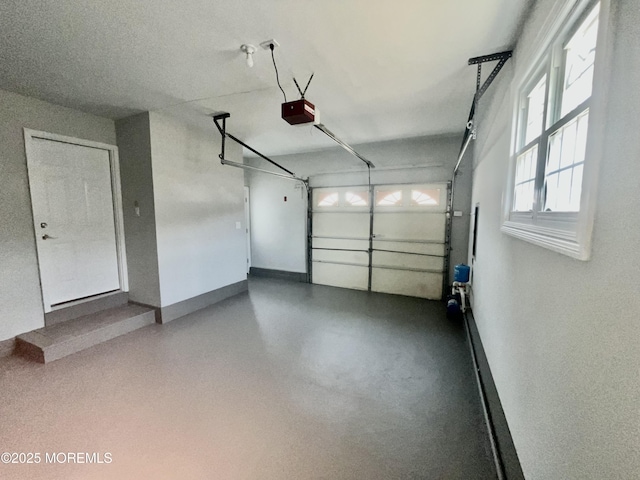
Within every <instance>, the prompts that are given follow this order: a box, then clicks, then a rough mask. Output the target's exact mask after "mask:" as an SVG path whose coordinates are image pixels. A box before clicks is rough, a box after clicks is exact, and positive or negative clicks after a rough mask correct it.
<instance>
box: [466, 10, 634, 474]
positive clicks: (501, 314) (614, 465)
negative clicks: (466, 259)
mask: <svg viewBox="0 0 640 480" xmlns="http://www.w3.org/2000/svg"><path fill="white" fill-rule="evenodd" d="M554 3H555V2H554V1H552V0H540V1H539V2H538V3H537V5H536V8H535V9H534V10H533V12H532V16H531V17H530V19H529V21H528V22H527V25H526V27H525V29H524V32H523V35H522V37H521V39H520V41H519V43H518V47H517V49H516V50H515V53H514V60H513V62H510V64H509V67H508V68H506V69H505V71H504V72H503V73H501V76H500V80H499V81H497V83H496V84H495V85H494V86H492V87H491V91H490V92H491V93H490V94H488V95H487V97H486V98H485V99H483V100H482V102H481V104H480V112H481V114H482V118H481V119H480V122H479V128H478V142H477V145H476V149H475V159H474V163H475V164H476V168H475V171H474V186H473V201H472V204H475V203H476V202H479V203H480V217H479V218H480V222H479V233H478V246H477V263H476V265H475V272H474V284H473V288H474V297H473V310H474V315H475V318H476V321H477V324H478V328H479V331H480V334H481V338H482V342H483V344H484V348H485V350H486V354H487V357H488V360H489V364H490V366H491V370H492V373H493V376H494V380H495V383H496V386H497V389H498V392H499V395H500V399H501V402H502V406H503V408H504V411H505V414H506V417H507V420H508V423H509V427H510V429H511V433H512V436H513V439H514V443H515V446H516V449H517V451H518V455H519V458H520V461H521V463H522V467H523V471H524V474H525V476H526V478H527V479H530V480H537V479H540V480H549V479H567V480H571V479H576V480H577V479H580V480H583V479H585V480H586V479H594V480H595V479H598V480H601V479H614V478H615V479H632V478H633V479H635V478H638V472H640V348H639V346H640V321H639V320H638V311H640V300H639V298H638V292H637V276H638V267H639V266H640V250H639V249H638V248H637V246H638V245H639V244H640V222H639V221H638V214H637V212H636V211H635V207H636V206H637V205H638V204H639V202H640V183H639V180H638V179H639V178H640V142H639V141H638V135H637V115H638V112H640V91H639V90H638V84H640V34H639V33H638V32H639V30H638V25H640V8H638V2H637V0H620V1H616V0H613V1H612V10H611V19H610V27H611V29H612V35H613V37H612V40H613V46H614V48H613V55H612V56H611V58H610V59H609V60H610V61H611V68H610V74H611V79H610V82H609V84H608V85H607V87H606V90H607V92H608V95H609V102H608V106H607V112H606V115H605V118H606V127H605V134H604V153H603V156H602V161H601V168H600V172H599V187H598V191H597V201H598V205H597V212H596V218H595V230H594V234H593V249H592V258H591V260H590V261H587V262H582V261H578V260H573V259H571V258H569V257H567V256H563V255H560V254H557V253H554V252H552V251H549V250H547V249H544V248H541V247H538V246H534V245H531V244H529V243H526V242H524V241H521V240H518V239H515V238H512V237H509V236H506V235H505V234H502V233H501V232H500V222H501V209H502V196H503V194H504V191H505V186H506V180H507V178H506V177H507V166H508V161H509V143H510V132H511V112H512V105H511V101H512V100H511V88H512V85H511V83H512V79H513V78H514V75H515V76H517V75H518V74H519V72H521V70H522V69H523V68H526V66H527V65H526V64H525V62H524V61H522V60H521V58H523V57H524V56H526V52H527V51H530V50H531V49H532V48H533V47H534V46H535V45H534V43H535V41H534V39H535V37H536V35H537V34H538V32H539V31H540V29H541V26H542V24H543V23H544V22H545V19H546V16H547V15H548V13H549V11H550V9H551V7H552V5H553V4H554Z"/></svg>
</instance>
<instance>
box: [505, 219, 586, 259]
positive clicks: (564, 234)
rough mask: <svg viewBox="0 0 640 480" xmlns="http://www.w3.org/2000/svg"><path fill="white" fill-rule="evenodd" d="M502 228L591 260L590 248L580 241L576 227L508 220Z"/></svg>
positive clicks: (535, 241)
mask: <svg viewBox="0 0 640 480" xmlns="http://www.w3.org/2000/svg"><path fill="white" fill-rule="evenodd" d="M500 230H501V231H502V232H503V233H505V234H507V235H511V236H512V237H515V238H519V239H520V240H524V241H526V242H529V243H533V244H534V245H538V246H540V247H544V248H547V249H549V250H553V251H554V252H557V253H561V254H563V255H567V256H569V257H572V258H575V259H578V260H583V261H585V260H589V248H588V246H587V245H586V244H585V242H581V241H580V239H579V238H578V236H577V235H576V232H575V229H574V230H567V229H558V228H549V227H542V226H539V225H531V224H525V223H520V222H514V221H510V220H507V221H505V222H504V223H503V225H502V228H501V229H500Z"/></svg>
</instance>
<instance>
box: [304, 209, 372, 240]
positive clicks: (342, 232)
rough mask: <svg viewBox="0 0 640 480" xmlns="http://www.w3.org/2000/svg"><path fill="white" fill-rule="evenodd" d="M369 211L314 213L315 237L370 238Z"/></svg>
mask: <svg viewBox="0 0 640 480" xmlns="http://www.w3.org/2000/svg"><path fill="white" fill-rule="evenodd" d="M369 223H370V217H369V213H368V212H367V213H314V214H313V235H314V236H315V237H338V238H360V239H362V238H369Z"/></svg>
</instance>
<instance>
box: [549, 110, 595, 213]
mask: <svg viewBox="0 0 640 480" xmlns="http://www.w3.org/2000/svg"><path fill="white" fill-rule="evenodd" d="M588 123H589V110H587V111H585V112H584V113H582V114H581V115H580V116H578V117H576V118H574V119H573V120H571V121H570V122H569V123H567V124H566V125H565V126H563V127H561V128H560V129H558V130H557V131H556V132H554V133H553V134H552V135H551V136H550V137H549V156H548V161H547V168H546V174H545V177H546V178H545V185H546V199H545V207H544V210H545V211H546V212H556V211H562V212H577V211H579V210H580V191H581V185H582V171H583V164H584V157H585V153H586V146H587V126H588Z"/></svg>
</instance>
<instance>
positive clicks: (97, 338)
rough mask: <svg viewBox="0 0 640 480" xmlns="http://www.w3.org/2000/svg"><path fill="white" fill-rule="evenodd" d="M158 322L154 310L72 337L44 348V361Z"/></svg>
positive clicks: (61, 356) (56, 358) (55, 358)
mask: <svg viewBox="0 0 640 480" xmlns="http://www.w3.org/2000/svg"><path fill="white" fill-rule="evenodd" d="M154 323H156V317H155V313H154V312H147V313H144V314H142V315H138V316H137V317H132V318H128V319H127V320H123V321H121V322H118V323H116V324H114V325H109V326H107V327H104V328H101V329H100V330H96V331H95V332H91V333H89V334H86V335H83V336H81V337H76V338H73V339H70V340H68V341H66V342H64V343H59V344H56V345H52V346H51V347H48V348H46V349H45V350H44V360H43V363H49V362H53V361H54V360H58V359H60V358H64V357H66V356H68V355H71V354H73V353H77V352H80V351H82V350H86V349H87V348H91V347H93V346H95V345H98V344H100V343H104V342H107V341H109V340H111V339H112V338H116V337H119V336H120V335H124V334H126V333H129V332H133V331H134V330H137V329H139V328H142V327H146V326H147V325H151V324H154Z"/></svg>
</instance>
